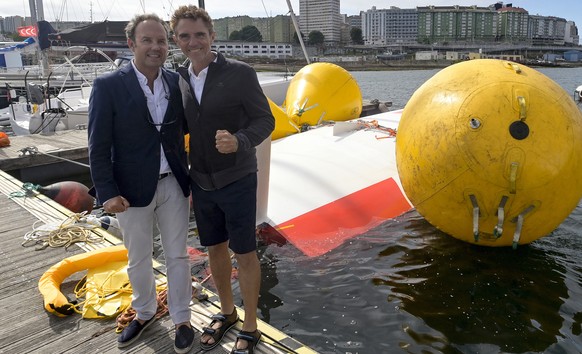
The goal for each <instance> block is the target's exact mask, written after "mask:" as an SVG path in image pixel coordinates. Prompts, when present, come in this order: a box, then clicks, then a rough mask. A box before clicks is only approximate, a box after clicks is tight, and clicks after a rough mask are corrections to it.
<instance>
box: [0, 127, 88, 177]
mask: <svg viewBox="0 0 582 354" xmlns="http://www.w3.org/2000/svg"><path fill="white" fill-rule="evenodd" d="M9 139H10V146H6V147H3V148H0V170H2V171H5V172H8V173H9V174H10V175H12V176H14V177H16V178H17V179H19V180H21V181H23V182H31V183H39V182H41V181H42V182H44V181H62V180H67V179H69V177H70V176H75V175H81V174H85V175H88V174H89V166H88V164H87V163H88V141H87V130H65V131H59V132H56V133H54V134H50V135H43V134H33V135H24V136H10V137H9ZM71 161H73V162H71Z"/></svg>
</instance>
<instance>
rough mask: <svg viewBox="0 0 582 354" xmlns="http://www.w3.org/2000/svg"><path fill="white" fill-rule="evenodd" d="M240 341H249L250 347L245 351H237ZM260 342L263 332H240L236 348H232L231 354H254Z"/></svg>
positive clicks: (237, 336)
mask: <svg viewBox="0 0 582 354" xmlns="http://www.w3.org/2000/svg"><path fill="white" fill-rule="evenodd" d="M239 339H242V340H246V341H247V343H248V345H247V347H246V348H245V349H236V343H238V340H239ZM260 341H261V331H259V330H258V329H257V330H255V331H254V332H246V331H240V332H239V333H238V334H237V335H236V341H235V342H234V347H232V350H231V351H230V354H253V353H254V352H255V347H256V346H257V345H259V342H260Z"/></svg>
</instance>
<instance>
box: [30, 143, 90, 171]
mask: <svg viewBox="0 0 582 354" xmlns="http://www.w3.org/2000/svg"><path fill="white" fill-rule="evenodd" d="M21 151H22V152H23V153H24V154H26V153H29V154H31V155H32V154H42V155H46V156H49V157H54V158H55V159H59V160H63V161H67V162H70V163H72V164H75V165H79V166H83V167H87V168H89V167H90V166H89V165H87V164H85V163H82V162H78V161H75V160H70V159H66V158H64V157H60V156H56V155H52V154H49V153H46V152H42V151H38V149H37V148H36V147H31V146H29V147H25V148H24V149H22V150H21Z"/></svg>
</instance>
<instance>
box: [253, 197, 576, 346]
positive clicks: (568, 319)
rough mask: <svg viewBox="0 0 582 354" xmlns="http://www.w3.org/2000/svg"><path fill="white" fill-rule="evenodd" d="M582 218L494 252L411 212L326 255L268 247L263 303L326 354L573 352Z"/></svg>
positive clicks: (280, 324)
mask: <svg viewBox="0 0 582 354" xmlns="http://www.w3.org/2000/svg"><path fill="white" fill-rule="evenodd" d="M581 223H582V211H581V210H580V207H579V208H578V209H576V211H575V212H574V213H572V215H571V216H570V217H569V218H568V219H567V220H566V222H564V223H563V224H562V225H561V226H560V227H559V228H558V230H556V231H555V232H554V233H553V234H552V235H551V236H548V237H545V238H542V239H540V240H538V241H536V242H535V243H533V244H532V245H530V246H523V247H522V246H520V247H519V248H518V249H517V250H512V249H511V248H508V249H505V248H499V249H495V248H484V247H483V248H482V247H477V246H474V245H470V244H467V243H464V242H461V241H458V240H456V239H454V238H452V237H449V236H446V235H444V234H442V233H440V232H439V231H438V230H436V229H435V228H434V227H432V226H431V225H430V224H428V223H427V222H426V221H425V220H424V219H423V218H422V217H420V216H419V215H418V213H416V212H414V211H413V212H410V213H407V214H405V215H403V216H401V217H399V218H397V219H396V220H393V221H390V222H387V223H385V224H383V225H381V226H380V227H378V228H376V229H374V230H372V231H370V232H367V233H366V234H364V235H361V236H359V237H357V238H355V239H353V240H351V241H349V242H346V243H345V244H343V245H341V246H340V247H338V248H337V249H335V250H333V251H332V252H330V253H328V254H325V255H324V256H321V257H316V258H308V257H306V256H304V255H302V254H301V253H300V252H299V251H297V250H296V249H294V248H293V247H292V246H290V245H286V246H283V247H277V246H265V249H264V256H265V255H270V256H269V258H268V261H265V260H264V256H263V261H262V263H263V264H264V266H263V269H265V266H266V265H267V264H268V267H270V268H271V269H276V271H275V272H271V273H268V274H269V275H268V278H269V279H268V280H267V282H268V283H269V284H268V285H267V286H266V288H265V289H264V290H265V291H262V292H261V300H260V302H261V303H262V308H261V311H262V312H263V314H268V318H269V320H268V322H269V323H271V324H272V325H274V326H275V327H277V328H280V329H282V330H284V331H285V332H286V333H288V334H289V335H291V336H292V337H295V338H297V339H298V340H300V341H302V342H304V343H306V344H308V345H309V346H311V347H312V348H313V349H315V350H317V351H318V352H321V353H392V352H409V353H439V352H441V353H499V352H512V353H524V352H527V353H532V352H544V353H545V352H552V353H579V352H582V338H581V336H580V333H581V327H582V321H581V318H582V302H580V301H579V299H580V298H582V269H581V267H582V266H581V265H582V262H581V257H582V253H581V252H580V251H582V237H580V235H581V233H580V231H579V230H580V224H581ZM275 278H276V281H275ZM270 298H272V299H276V300H275V301H274V302H273V303H271V304H269V302H270V301H271V300H269V299H270Z"/></svg>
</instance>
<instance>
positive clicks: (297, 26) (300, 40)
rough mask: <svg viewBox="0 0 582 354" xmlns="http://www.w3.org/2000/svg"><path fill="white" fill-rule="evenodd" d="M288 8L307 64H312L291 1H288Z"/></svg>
mask: <svg viewBox="0 0 582 354" xmlns="http://www.w3.org/2000/svg"><path fill="white" fill-rule="evenodd" d="M287 7H288V8H289V14H290V15H291V20H292V21H293V27H295V33H297V38H298V39H299V44H301V49H302V50H303V55H304V56H305V60H306V61H307V64H310V61H309V56H308V55H307V50H306V49H305V44H304V43H303V36H302V35H301V30H300V29H299V25H298V24H297V18H295V13H294V12H293V7H292V6H291V0H287Z"/></svg>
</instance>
